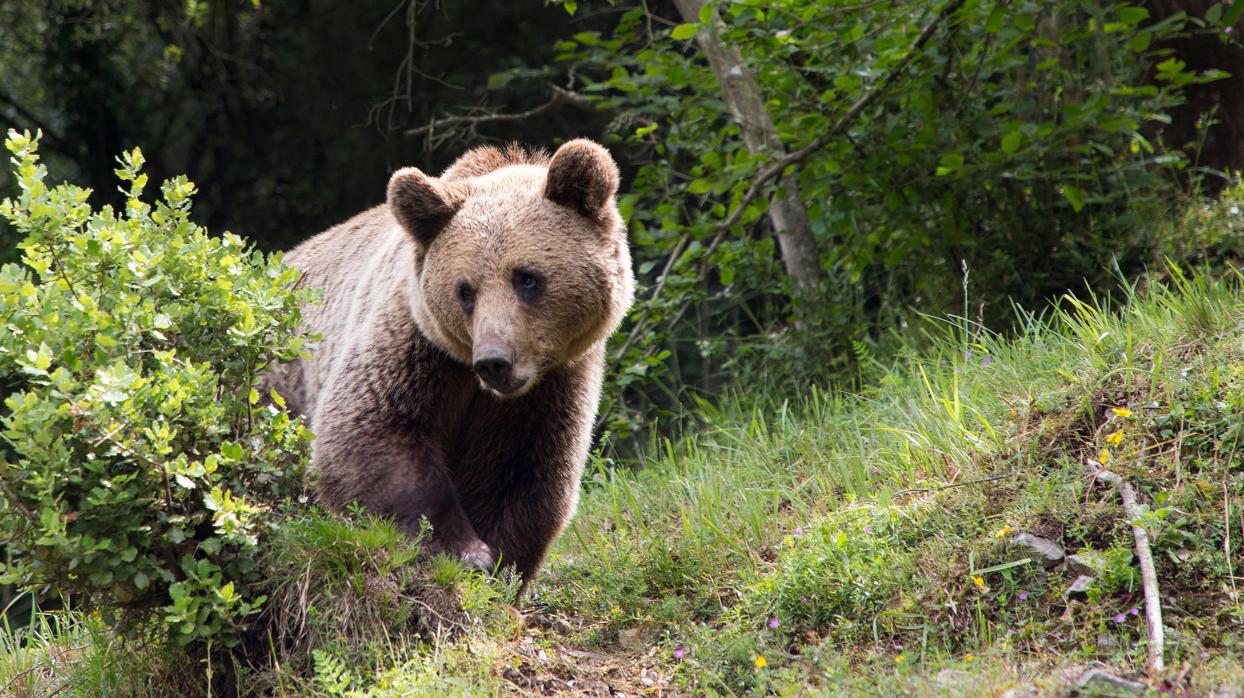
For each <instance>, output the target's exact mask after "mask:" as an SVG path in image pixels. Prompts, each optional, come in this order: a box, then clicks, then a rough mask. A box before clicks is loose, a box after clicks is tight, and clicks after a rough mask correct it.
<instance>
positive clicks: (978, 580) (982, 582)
mask: <svg viewBox="0 0 1244 698" xmlns="http://www.w3.org/2000/svg"><path fill="white" fill-rule="evenodd" d="M972 583H973V584H975V585H976V586H977V587H979V588H981V589H984V588H985V578H984V577H979V576H978V577H972Z"/></svg>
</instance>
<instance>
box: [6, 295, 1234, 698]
mask: <svg viewBox="0 0 1244 698" xmlns="http://www.w3.org/2000/svg"><path fill="white" fill-rule="evenodd" d="M1242 287H1244V284H1242V279H1241V276H1240V275H1239V274H1238V273H1232V274H1229V275H1227V276H1226V277H1223V278H1219V279H1213V280H1211V279H1209V278H1206V277H1200V276H1198V277H1193V278H1187V277H1184V276H1182V275H1181V274H1179V273H1178V272H1176V273H1174V274H1172V275H1171V277H1170V280H1169V281H1168V282H1166V283H1165V284H1155V285H1153V286H1152V287H1151V288H1149V289H1148V290H1146V291H1145V292H1143V293H1135V294H1133V297H1131V298H1129V299H1127V300H1126V302H1124V303H1122V304H1120V306H1119V307H1116V308H1110V307H1107V306H1108V305H1109V304H1107V303H1105V302H1102V301H1100V300H1096V301H1091V302H1082V301H1078V300H1073V299H1065V300H1064V302H1062V303H1061V304H1060V306H1059V307H1058V309H1057V310H1056V311H1054V312H1052V313H1051V314H1050V316H1049V317H1048V318H1046V319H1045V320H1042V321H1038V320H1036V319H1030V320H1029V321H1028V322H1027V323H1025V325H1024V327H1023V329H1022V331H1021V332H1020V333H1019V334H1018V336H1016V337H1014V338H1010V339H1001V338H998V337H995V336H992V335H989V334H987V333H983V332H978V331H976V330H975V328H972V327H970V326H967V325H964V324H955V323H947V326H946V331H945V333H944V335H945V336H944V338H943V339H942V340H940V341H938V342H936V345H935V348H934V349H933V350H932V351H930V352H926V353H924V354H923V355H921V356H915V355H912V356H907V357H905V358H903V359H901V360H899V361H898V362H896V363H895V365H894V366H893V367H887V368H882V367H879V366H874V367H873V369H872V370H873V371H875V372H876V374H877V375H878V376H879V378H878V379H877V380H876V381H875V384H874V385H873V387H871V388H869V389H867V390H866V391H864V392H863V393H862V394H860V395H855V396H850V395H845V394H840V393H836V392H830V391H825V390H820V389H812V390H811V391H810V392H809V393H808V394H807V395H806V396H804V397H802V398H801V399H799V400H798V401H790V402H786V403H775V404H767V405H764V406H757V405H755V404H754V403H752V404H748V403H747V402H745V401H744V400H742V399H737V400H735V401H732V402H731V403H730V404H728V405H726V406H724V407H720V408H718V409H716V410H714V411H710V412H707V413H705V414H704V415H703V420H704V427H703V428H702V429H701V430H699V431H698V432H697V433H696V434H695V435H693V436H691V437H688V438H686V439H684V440H681V441H679V442H676V443H666V444H663V445H662V446H661V447H660V448H655V449H653V452H652V453H651V455H650V456H649V458H648V459H647V462H645V463H644V464H643V467H642V468H638V469H631V468H607V467H606V466H605V465H603V464H600V463H595V464H593V465H592V466H590V467H591V468H592V470H591V472H589V473H588V476H587V480H588V482H587V484H586V492H585V495H584V498H583V502H582V505H581V508H580V512H579V514H578V516H577V518H576V519H575V521H574V523H573V525H572V526H571V528H570V529H568V530H567V532H566V533H565V535H564V536H563V538H562V540H561V541H560V542H559V544H558V547H557V550H556V552H555V554H554V555H553V556H552V559H551V560H550V563H549V565H548V568H547V570H546V572H545V573H544V575H543V577H542V580H541V582H540V583H539V584H538V585H537V589H536V593H535V596H534V598H533V599H531V600H530V601H529V602H528V603H527V604H526V605H525V606H524V607H523V608H522V609H520V611H519V612H515V611H513V610H511V609H509V608H508V607H507V606H506V604H505V603H504V602H503V600H502V599H503V598H504V596H505V594H506V592H507V590H512V588H513V587H512V586H507V585H506V584H505V583H504V581H494V580H489V579H486V578H483V577H480V576H478V575H474V574H468V573H465V572H463V571H462V570H461V569H458V568H456V567H455V565H453V564H452V563H448V562H446V561H440V562H437V563H435V564H434V565H432V566H430V567H428V568H427V569H426V570H425V571H424V572H421V573H418V574H413V573H410V572H408V571H403V569H406V568H408V567H409V566H404V565H401V564H395V563H394V561H395V560H397V561H401V560H404V559H405V558H404V557H403V556H408V555H411V554H412V553H410V551H409V549H408V548H407V547H405V546H406V544H405V543H404V542H403V541H402V540H401V537H400V536H394V535H389V534H388V533H386V532H385V530H383V525H382V524H372V525H371V529H368V530H370V531H372V532H371V533H367V532H366V531H364V533H359V531H358V530H357V529H358V528H359V527H357V526H347V525H343V524H340V523H336V522H333V521H328V520H325V519H324V518H323V517H318V516H311V517H308V519H307V520H306V521H303V522H301V523H300V524H298V526H300V527H301V528H297V527H295V529H293V530H291V532H289V534H288V535H287V537H286V538H285V539H284V540H285V543H284V544H283V545H282V551H281V555H278V556H277V558H278V563H279V564H284V565H287V566H288V567H289V570H290V574H289V575H288V576H287V577H286V578H284V579H283V580H281V584H279V585H277V586H276V588H275V589H274V600H273V602H272V604H271V607H272V608H274V609H285V610H286V611H287V612H286V613H285V616H283V617H284V618H285V620H280V619H278V620H277V621H275V627H276V628H277V630H286V631H290V629H291V628H293V627H294V626H297V629H298V632H288V633H287V634H286V636H285V637H287V638H288V637H293V639H292V640H289V641H286V642H284V646H285V647H286V648H287V649H288V650H289V651H290V652H294V653H296V656H300V657H301V658H302V659H301V661H299V660H298V659H296V658H292V657H294V656H295V655H285V656H284V658H283V659H282V661H281V667H280V668H279V669H276V670H270V671H268V672H266V673H262V674H260V675H255V676H252V677H251V684H250V685H251V686H253V687H260V686H262V687H263V688H264V690H266V691H267V692H270V693H272V694H276V695H321V696H343V695H373V696H397V695H424V694H429V693H435V694H437V695H489V694H496V695H505V694H509V693H514V692H520V693H532V694H541V693H549V692H553V691H561V692H564V693H567V694H573V693H580V694H585V695H596V694H604V693H605V692H606V691H622V692H625V693H626V694H628V695H635V694H654V695H655V694H667V695H668V694H705V693H717V694H724V695H743V694H777V695H807V694H824V695H921V696H923V695H939V694H944V695H971V696H1000V695H1004V694H1005V693H1006V692H1007V691H1014V693H1012V694H1011V695H1013V696H1019V695H1064V694H1066V692H1067V691H1068V690H1069V686H1071V685H1072V684H1074V683H1075V681H1076V680H1077V679H1078V678H1079V677H1080V676H1081V675H1082V674H1083V672H1084V671H1085V669H1086V668H1087V667H1093V666H1104V667H1107V668H1108V669H1109V670H1110V671H1111V672H1113V673H1115V674H1117V675H1120V676H1127V677H1130V678H1132V679H1135V680H1139V681H1147V682H1148V686H1149V687H1150V690H1151V691H1152V692H1153V693H1154V695H1157V694H1158V693H1157V691H1159V690H1162V689H1171V690H1172V691H1173V692H1174V694H1176V695H1210V694H1211V691H1213V690H1216V689H1217V688H1220V687H1222V686H1229V685H1236V684H1244V668H1242V659H1241V658H1242V657H1244V633H1242V629H1244V604H1242V603H1241V598H1240V595H1239V589H1240V588H1244V577H1242V576H1240V575H1239V574H1238V573H1239V571H1240V570H1241V569H1242V568H1241V564H1242V563H1244V513H1242V509H1241V507H1244V455H1242V453H1244V290H1242ZM1088 459H1092V460H1093V461H1095V462H1098V463H1102V464H1104V466H1105V467H1106V468H1108V469H1109V470H1111V471H1113V472H1116V473H1118V474H1119V475H1121V476H1123V477H1125V478H1126V479H1127V480H1128V481H1129V482H1131V483H1133V484H1134V485H1135V487H1136V488H1137V490H1138V492H1139V495H1140V499H1141V502H1142V503H1143V504H1144V505H1145V506H1146V511H1145V514H1144V516H1143V517H1142V521H1141V523H1142V524H1143V525H1144V526H1145V528H1146V529H1147V530H1148V531H1149V534H1150V536H1151V538H1152V541H1153V552H1154V555H1155V557H1156V564H1157V568H1158V573H1159V582H1160V589H1161V594H1162V607H1163V611H1164V614H1165V626H1166V628H1167V637H1166V646H1165V660H1166V664H1167V667H1168V669H1167V670H1166V671H1165V672H1164V673H1162V674H1161V675H1156V676H1152V677H1146V676H1144V674H1143V667H1144V658H1145V651H1146V641H1145V630H1144V618H1143V611H1142V612H1141V613H1140V614H1138V615H1136V614H1133V613H1132V611H1131V609H1133V608H1138V609H1143V605H1144V604H1143V598H1142V593H1141V585H1140V578H1139V575H1138V573H1137V567H1136V563H1135V560H1134V555H1133V552H1132V550H1133V538H1132V532H1131V526H1130V522H1129V521H1128V520H1127V519H1126V517H1125V516H1124V515H1123V513H1122V510H1121V507H1120V504H1119V498H1118V496H1117V494H1116V492H1115V491H1114V490H1113V489H1112V488H1111V487H1109V486H1107V485H1105V484H1104V483H1101V482H1099V481H1096V480H1094V479H1093V478H1092V477H1090V476H1089V475H1088V470H1087V469H1086V466H1085V462H1086V460H1088ZM334 527H336V528H337V529H340V530H338V531H337V532H334ZM1021 533H1022V534H1029V535H1037V536H1040V537H1043V538H1046V539H1048V540H1050V541H1053V542H1055V543H1057V544H1058V545H1059V546H1060V547H1061V548H1063V549H1064V550H1065V552H1066V553H1067V554H1068V555H1071V554H1077V555H1078V560H1079V561H1078V563H1071V562H1067V561H1063V562H1060V563H1058V564H1055V565H1052V566H1049V567H1047V566H1046V565H1044V564H1041V563H1040V562H1038V561H1036V560H1035V559H1034V560H1031V561H1030V558H1035V557H1036V556H1035V555H1034V554H1033V553H1032V552H1031V551H1030V550H1028V549H1027V548H1025V547H1024V546H1022V545H1021V544H1019V543H1018V542H1017V541H1018V540H1020V539H1019V538H1018V536H1020V534H1021ZM1086 572H1087V574H1088V576H1090V577H1091V583H1088V584H1087V585H1086V587H1085V588H1084V589H1083V590H1081V591H1078V592H1075V593H1072V592H1070V591H1069V587H1070V585H1071V583H1072V582H1073V581H1074V579H1075V578H1076V577H1078V576H1080V575H1081V574H1085V573H1086ZM438 590H439V591H438ZM352 599H353V600H352ZM446 599H448V601H447V600H446ZM299 604H302V605H301V606H300V605H299ZM386 604H388V605H386ZM308 606H309V608H308ZM290 609H293V612H290ZM302 611H305V613H303V612H302ZM403 614H405V615H403ZM289 617H295V621H290V620H289V619H288V618H289ZM40 618H44V617H43V616H40ZM352 618H353V619H356V620H353V621H352V620H351V619H352ZM410 618H418V619H419V620H418V622H414V621H412V620H410ZM73 620H75V622H71V623H62V625H61V626H60V627H59V628H52V627H42V626H39V625H38V624H36V626H37V627H33V628H32V630H33V631H34V632H33V634H32V636H33V637H34V641H32V642H28V643H26V644H25V645H22V646H18V645H17V644H16V643H15V642H14V641H13V640H12V637H13V636H12V634H4V635H0V638H8V651H7V652H2V653H0V686H9V687H12V686H22V687H25V688H28V689H29V691H30V692H29V693H27V695H45V694H47V693H50V692H51V691H52V690H54V689H56V688H57V687H59V686H62V685H65V686H67V689H66V691H65V692H63V693H61V695H72V694H75V693H76V694H78V695H96V694H98V689H99V688H100V687H101V686H107V687H108V690H110V691H113V692H121V691H123V690H137V689H136V688H135V687H136V686H143V685H146V686H150V685H151V679H150V678H149V677H150V675H151V674H150V672H146V673H143V672H138V671H134V672H131V673H130V674H128V675H127V674H126V671H125V670H124V669H118V668H117V667H118V666H121V667H125V666H127V664H126V662H127V661H129V662H130V663H133V660H126V659H124V658H122V659H120V660H119V659H118V658H117V656H116V655H117V653H116V650H115V648H113V647H112V646H110V645H109V644H108V643H107V642H104V641H102V640H101V639H100V638H101V637H102V636H100V635H99V632H98V630H99V629H98V624H99V621H98V620H97V619H92V618H90V617H85V618H84V617H76V619H73ZM299 623H301V625H298V624H299ZM360 624H361V625H363V626H365V627H363V628H362V629H360V627H359V626H360ZM40 628H42V632H39V631H40ZM307 628H313V629H314V628H318V631H316V632H312V631H310V630H307ZM414 631H418V632H419V635H418V636H417V637H416V635H414V634H413V632H414ZM403 632H405V634H403ZM92 634H94V639H93V640H92V639H91V636H92ZM295 636H296V637H295ZM289 648H292V649H289ZM273 655H274V656H278V655H280V653H279V652H275V651H274V652H273ZM201 669H202V667H200V668H199V669H197V670H201ZM197 670H196V671H197ZM139 674H141V678H140V677H139ZM127 687H128V688H127ZM6 690H9V689H6ZM1029 690H1031V691H1032V693H1025V692H1024V691H1029ZM1225 695H1230V694H1225Z"/></svg>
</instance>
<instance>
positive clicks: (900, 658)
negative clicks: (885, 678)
mask: <svg viewBox="0 0 1244 698" xmlns="http://www.w3.org/2000/svg"><path fill="white" fill-rule="evenodd" d="M905 661H907V655H906V654H900V655H898V656H897V657H895V658H894V663H895V664H902V663H903V662H905Z"/></svg>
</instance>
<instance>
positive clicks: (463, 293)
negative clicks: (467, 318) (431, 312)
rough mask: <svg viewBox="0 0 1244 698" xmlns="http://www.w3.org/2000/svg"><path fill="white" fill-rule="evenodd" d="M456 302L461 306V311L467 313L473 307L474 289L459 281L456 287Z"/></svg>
mask: <svg viewBox="0 0 1244 698" xmlns="http://www.w3.org/2000/svg"><path fill="white" fill-rule="evenodd" d="M457 292H458V302H459V303H461V304H462V309H463V310H465V311H467V312H468V313H469V312H471V310H472V309H473V308H474V307H475V289H473V288H471V284H468V283H467V282H465V281H459V282H458V286H457Z"/></svg>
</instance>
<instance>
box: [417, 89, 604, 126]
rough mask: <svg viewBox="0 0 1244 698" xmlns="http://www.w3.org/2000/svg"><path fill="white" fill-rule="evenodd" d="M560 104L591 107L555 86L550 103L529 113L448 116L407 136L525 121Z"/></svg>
mask: <svg viewBox="0 0 1244 698" xmlns="http://www.w3.org/2000/svg"><path fill="white" fill-rule="evenodd" d="M559 104H574V105H577V106H582V107H587V106H590V105H591V103H590V102H589V101H588V99H587V98H586V97H584V96H582V95H580V94H577V93H574V92H571V91H569V90H566V89H562V88H560V87H557V86H553V96H552V97H550V98H549V101H547V102H545V103H544V104H541V105H539V106H536V107H532V108H531V109H528V110H527V111H520V112H515V113H510V114H475V115H469V114H463V115H459V116H447V117H445V118H443V119H437V120H435V121H433V122H432V123H430V124H427V125H425V126H420V127H418V128H412V129H409V130H407V131H406V135H407V136H423V135H431V134H434V133H436V132H437V131H440V130H442V129H451V128H457V127H461V126H467V127H470V128H474V127H476V126H479V125H480V124H492V123H501V122H511V121H523V120H525V119H530V118H532V117H536V116H539V115H541V114H543V113H544V112H546V111H548V110H550V109H552V108H553V107H555V106H557V105H559Z"/></svg>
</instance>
